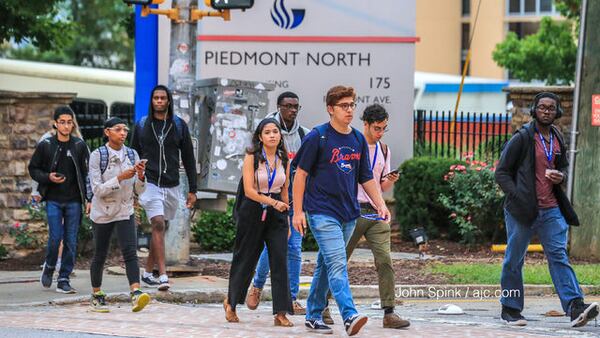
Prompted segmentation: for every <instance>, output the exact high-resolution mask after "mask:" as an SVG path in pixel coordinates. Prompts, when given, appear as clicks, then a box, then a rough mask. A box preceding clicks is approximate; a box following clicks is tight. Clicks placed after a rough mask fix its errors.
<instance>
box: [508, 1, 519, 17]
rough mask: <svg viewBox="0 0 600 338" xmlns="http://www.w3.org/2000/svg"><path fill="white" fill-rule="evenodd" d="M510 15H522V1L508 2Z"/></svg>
mask: <svg viewBox="0 0 600 338" xmlns="http://www.w3.org/2000/svg"><path fill="white" fill-rule="evenodd" d="M508 13H510V14H520V13H521V0H508Z"/></svg>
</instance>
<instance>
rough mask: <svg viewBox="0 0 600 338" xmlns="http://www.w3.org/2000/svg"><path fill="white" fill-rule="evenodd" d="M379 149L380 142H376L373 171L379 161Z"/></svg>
mask: <svg viewBox="0 0 600 338" xmlns="http://www.w3.org/2000/svg"><path fill="white" fill-rule="evenodd" d="M378 150H379V142H377V143H375V155H373V164H371V171H373V169H374V168H375V163H376V162H377V153H378Z"/></svg>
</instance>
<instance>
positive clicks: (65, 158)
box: [46, 142, 81, 203]
mask: <svg viewBox="0 0 600 338" xmlns="http://www.w3.org/2000/svg"><path fill="white" fill-rule="evenodd" d="M57 151H58V154H57V156H58V163H57V165H56V168H55V169H54V171H55V172H57V173H61V174H63V175H65V177H66V180H65V181H64V182H63V183H60V184H56V183H53V182H50V184H49V185H48V192H47V194H46V199H47V200H48V201H54V202H60V203H66V202H81V193H80V191H79V184H78V183H77V171H76V170H75V163H73V157H72V156H71V150H70V149H69V142H58V150H57Z"/></svg>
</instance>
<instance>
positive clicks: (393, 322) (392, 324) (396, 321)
mask: <svg viewBox="0 0 600 338" xmlns="http://www.w3.org/2000/svg"><path fill="white" fill-rule="evenodd" d="M409 326H410V322H409V321H408V320H405V319H402V318H401V317H400V316H399V315H398V314H397V313H394V312H392V313H388V314H385V315H383V328H384V329H401V328H404V327H409Z"/></svg>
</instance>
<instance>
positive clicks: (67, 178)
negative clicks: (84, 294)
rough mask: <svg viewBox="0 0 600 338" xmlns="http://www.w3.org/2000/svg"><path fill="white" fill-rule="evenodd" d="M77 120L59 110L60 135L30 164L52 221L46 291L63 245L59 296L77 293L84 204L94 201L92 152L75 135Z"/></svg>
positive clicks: (56, 124) (37, 150)
mask: <svg viewBox="0 0 600 338" xmlns="http://www.w3.org/2000/svg"><path fill="white" fill-rule="evenodd" d="M74 116H75V114H74V113H73V110H71V108H69V107H68V106H60V107H57V108H56V109H55V111H54V127H55V128H56V135H54V136H52V137H49V138H46V139H44V140H42V141H40V142H39V143H38V145H37V147H36V148H35V152H34V153H33V156H32V157H31V160H30V162H29V174H30V175H31V178H33V179H34V180H35V181H36V182H38V184H39V186H38V191H39V193H40V195H41V196H42V200H43V201H46V214H47V217H48V247H47V249H46V260H45V261H44V268H43V270H42V276H41V277H40V282H41V283H42V286H43V287H45V288H49V287H50V286H51V285H52V278H53V275H54V270H55V269H56V263H57V260H58V248H59V246H60V242H61V241H62V242H63V251H62V260H61V265H60V271H59V272H58V279H57V287H56V292H60V293H75V292H77V291H76V290H75V289H74V288H72V287H71V284H70V279H69V275H70V274H71V272H72V271H73V267H74V266H75V255H76V253H77V232H78V231H79V225H80V223H81V214H82V212H81V211H82V204H84V203H89V201H90V200H91V198H92V191H91V188H90V187H89V180H88V161H89V157H90V152H89V150H88V147H87V145H86V144H85V142H83V140H82V139H80V138H78V137H75V136H73V135H71V133H72V132H73V128H74V127H75V123H74V120H73V118H74ZM86 211H87V210H86Z"/></svg>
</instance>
